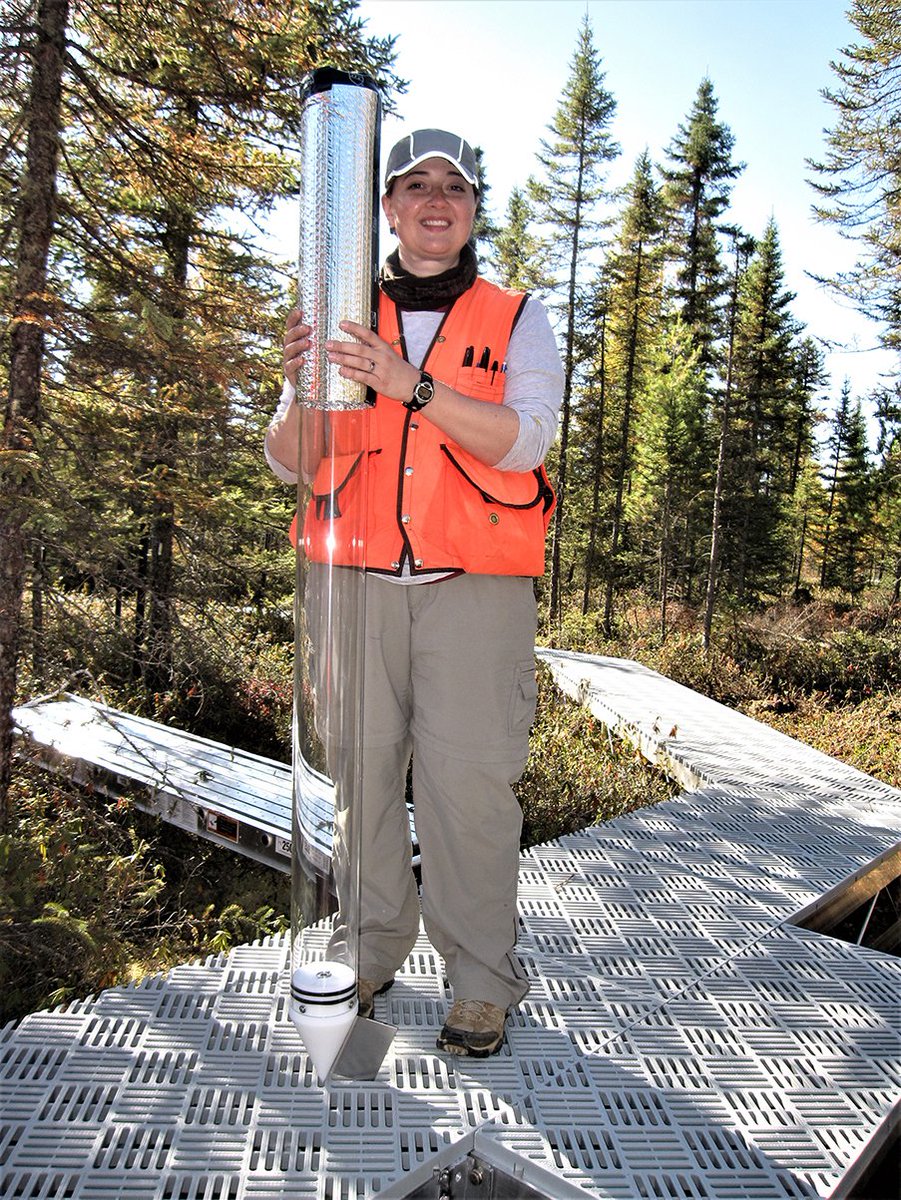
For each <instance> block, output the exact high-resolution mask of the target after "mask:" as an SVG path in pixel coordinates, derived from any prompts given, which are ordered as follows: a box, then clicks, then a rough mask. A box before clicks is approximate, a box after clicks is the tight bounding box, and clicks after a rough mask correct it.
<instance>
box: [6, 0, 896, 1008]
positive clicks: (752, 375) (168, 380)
mask: <svg viewBox="0 0 901 1200" xmlns="http://www.w3.org/2000/svg"><path fill="white" fill-rule="evenodd" d="M848 16H849V20H850V23H851V27H852V28H853V31H854V39H853V41H852V42H851V43H850V44H849V45H848V46H845V47H836V49H835V61H834V62H833V64H832V79H833V82H832V85H831V87H830V89H829V90H828V92H827V100H828V101H829V104H830V109H831V113H832V118H833V119H832V123H831V126H830V128H829V129H828V130H826V131H825V132H824V135H823V141H822V143H821V144H820V145H812V146H811V147H810V148H809V154H810V158H809V164H808V165H809V176H810V195H811V205H812V207H813V209H814V211H815V213H816V216H817V219H818V220H820V221H822V222H824V223H827V224H830V225H832V226H834V227H835V228H837V229H838V230H840V231H841V233H842V234H843V235H844V236H846V237H847V238H849V239H850V240H851V241H852V242H853V244H854V246H855V250H856V256H857V257H856V265H855V267H854V269H853V270H851V271H848V272H846V273H844V274H842V275H837V276H834V277H831V276H829V275H828V272H824V273H823V275H822V282H823V283H824V285H825V286H828V287H830V288H833V289H835V291H836V292H837V293H840V294H841V295H842V296H843V297H845V298H846V300H847V301H848V302H850V303H851V304H853V305H854V306H855V307H856V308H857V309H858V310H859V311H860V312H861V313H863V314H864V315H865V316H867V317H869V318H871V319H872V323H873V330H874V335H873V336H874V338H878V339H879V340H880V342H881V344H882V346H883V347H885V348H886V349H887V350H889V351H891V352H895V353H901V206H899V201H898V197H899V194H901V99H899V97H901V0H849V9H848ZM0 36H2V44H0V110H2V122H0V128H2V154H0V173H2V182H3V187H2V191H0V246H2V255H0V299H2V307H3V313H4V321H3V330H2V355H0V386H2V389H3V396H4V427H3V444H2V452H0V454H2V457H0V871H2V873H3V876H4V879H5V883H4V886H3V890H2V892H0V983H2V987H0V993H4V994H5V1004H6V1011H7V1013H8V1014H9V1015H12V1016H16V1015H20V1014H21V1013H22V1012H25V1011H28V1010H29V1009H30V1008H34V1007H38V1006H40V1005H43V1004H47V1003H59V1002H62V1001H64V1000H66V999H68V998H70V997H71V996H73V995H77V994H81V993H82V992H84V991H87V990H90V989H93V988H96V987H98V986H103V985H105V984H108V983H110V982H116V981H121V980H125V979H128V978H134V977H135V976H136V975H138V974H140V973H141V972H142V971H146V970H153V969H158V968H160V967H164V966H166V965H168V964H169V963H170V962H172V961H175V960H177V959H178V958H179V956H185V955H187V954H200V953H210V952H212V951H214V950H216V949H221V948H223V947H227V946H228V945H229V944H231V943H232V942H234V941H238V940H249V939H250V938H252V937H256V936H261V935H263V934H267V933H271V932H276V931H277V930H279V929H280V928H283V927H284V922H285V920H286V917H285V914H286V913H287V899H286V885H285V882H284V881H283V880H275V879H268V878H265V877H264V876H265V875H266V870H265V869H263V868H258V867H251V866H249V865H245V864H236V863H235V862H234V859H233V858H230V857H229V856H228V855H227V854H225V855H223V853H222V852H220V851H218V850H216V849H215V848H213V847H209V846H200V845H194V846H193V847H192V848H190V849H188V850H187V851H186V850H185V848H184V847H180V846H179V845H178V835H176V833H175V832H174V831H171V830H168V831H167V830H160V829H159V828H157V827H156V826H155V824H154V823H153V822H150V821H149V820H147V819H146V818H141V817H140V814H137V813H134V812H132V811H130V808H129V806H128V805H127V803H125V802H122V803H119V804H115V803H113V804H108V803H105V802H99V801H98V798H97V797H91V796H88V795H86V794H85V793H84V791H83V790H79V789H78V788H76V787H75V786H74V785H72V784H69V785H67V784H65V783H64V782H62V781H60V780H58V779H57V780H55V781H52V780H50V779H49V778H47V777H45V776H44V775H43V774H42V772H40V771H39V770H38V769H37V768H36V767H34V765H33V764H30V763H29V762H28V759H27V756H25V755H19V756H17V755H16V753H15V743H16V738H15V729H14V721H13V717H12V712H13V708H14V706H15V705H17V704H20V703H22V702H24V701H27V700H29V699H31V698H34V697H36V696H41V695H47V694H54V693H56V692H62V691H71V692H77V693H79V694H82V695H85V696H91V697H96V698H98V699H102V700H104V701H106V702H107V703H110V704H112V705H114V706H115V707H117V708H122V709H126V710H128V711H130V712H134V713H137V714H142V715H146V716H149V717H152V718H153V719H155V720H157V721H160V722H163V723H168V724H171V725H173V726H177V727H179V728H182V729H186V730H190V731H193V732H196V733H199V734H202V735H204V736H207V737H211V738H214V739H216V740H218V741H222V742H226V743H229V744H232V745H237V746H242V747H244V748H246V749H249V750H252V751H254V752H256V753H261V754H264V755H269V756H271V757H276V758H281V759H283V760H285V761H288V760H289V759H290V747H291V731H290V725H291V687H292V684H291V678H292V658H293V645H292V638H293V634H292V622H291V611H292V603H293V590H294V560H293V555H292V553H291V552H290V548H289V546H288V543H287V538H286V530H287V527H288V523H289V521H290V517H291V513H292V510H293V504H294V496H293V494H292V493H291V489H289V488H285V487H284V485H282V484H281V483H279V482H278V481H277V480H276V479H275V478H274V477H273V476H272V475H271V474H270V472H269V471H268V469H267V468H266V466H265V463H264V461H263V457H262V440H263V435H264V431H265V428H266V425H267V423H268V420H269V418H270V415H271V413H272V411H273V409H274V407H275V404H276V402H277V399H278V395H279V392H280V387H281V379H280V374H281V361H282V360H281V335H282V327H283V323H284V319H285V314H286V312H287V310H288V309H289V308H290V306H291V303H292V298H293V293H294V289H295V281H294V278H293V275H294V266H293V264H292V262H291V261H279V260H277V259H276V258H274V257H273V255H272V254H271V252H267V251H266V250H265V249H264V248H263V247H264V243H265V239H264V236H263V235H264V233H265V230H266V223H267V219H268V218H269V216H270V215H271V214H272V212H273V209H274V207H275V206H276V205H278V204H281V203H284V202H285V201H286V199H289V198H290V197H292V196H293V195H294V194H295V193H296V191H297V181H298V175H297V172H298V169H299V167H298V159H297V153H296V151H297V146H298V140H299V134H298V131H299V126H300V111H301V100H300V96H301V85H302V82H303V79H304V77H305V76H306V75H307V73H308V72H309V71H310V70H312V69H314V68H316V67H318V66H323V65H333V66H336V67H339V68H341V69H345V70H352V71H360V72H365V73H366V74H369V75H371V76H372V77H374V78H375V79H376V80H377V82H378V83H379V85H380V88H381V90H382V95H383V99H384V103H385V104H386V105H388V106H389V107H390V106H391V104H392V100H396V98H397V97H398V96H399V95H401V94H402V93H403V90H404V87H405V84H404V81H403V80H402V79H401V78H399V77H398V75H397V73H396V69H395V51H394V43H393V40H392V39H390V38H387V39H385V38H374V37H371V36H369V34H368V33H367V30H366V26H365V23H364V22H363V21H362V20H361V18H360V16H359V14H358V12H357V5H356V0H279V2H278V3H275V2H274V0H254V2H253V3H247V2H246V0H205V2H204V3H203V4H194V3H190V2H189V0H142V2H141V3H140V4H137V3H134V0H117V2H116V3H111V2H109V0H0ZM601 50H602V48H599V47H598V46H597V44H596V39H595V34H594V31H593V29H592V26H591V23H590V21H589V19H588V17H587V16H586V17H585V19H584V21H583V23H582V25H581V27H580V29H579V30H578V33H577V37H576V40H575V45H574V49H573V54H572V58H571V62H570V67H569V73H568V75H567V77H566V78H565V79H561V81H560V100H559V103H558V106H557V108H556V110H555V111H553V112H549V113H548V114H547V126H546V128H545V129H544V130H536V131H535V148H536V158H535V163H536V168H535V171H534V173H533V174H531V175H529V176H528V177H525V178H523V180H522V182H521V185H520V186H518V187H517V188H515V189H514V190H513V192H512V193H511V195H510V197H509V200H508V202H507V204H506V208H505V210H504V211H503V212H502V213H501V212H498V211H496V210H495V209H494V207H493V205H492V199H491V158H490V153H488V152H483V151H482V150H481V149H480V150H479V153H478V158H479V164H480V170H481V172H482V188H481V196H482V206H481V210H480V213H479V218H478V224H477V229H476V237H477V248H478V252H479V257H480V261H481V263H482V265H483V269H484V271H485V272H486V273H487V274H488V275H489V276H490V277H493V278H495V279H497V280H498V281H500V282H502V283H504V284H506V285H508V286H512V287H517V288H523V289H527V290H530V291H534V292H537V293H538V294H539V295H541V296H542V298H543V299H544V300H545V302H546V304H547V305H548V307H549V309H550V311H551V312H552V316H553V320H554V323H555V328H556V330H557V334H558V342H559V347H560V352H561V358H562V360H563V363H564V368H565V392H564V400H563V405H562V410H561V417H560V427H559V433H558V438H557V441H556V443H555V445H554V448H553V450H552V452H551V456H550V458H549V460H548V464H547V465H548V470H549V473H550V475H551V478H552V480H553V482H554V485H555V488H556V491H557V494H558V507H557V510H556V513H555V516H554V519H553V523H552V527H551V530H550V535H549V538H548V546H547V566H546V573H545V576H544V577H543V579H541V580H540V581H539V582H538V587H539V596H540V602H541V613H542V628H541V637H542V640H543V641H544V643H545V644H548V645H556V646H561V647H565V648H568V649H573V650H580V651H586V652H591V653H602V654H613V655H621V656H624V657H632V658H636V659H639V660H641V661H643V662H645V663H647V664H648V665H650V666H652V667H654V668H655V669H658V670H661V671H663V672H664V673H666V674H669V675H671V676H673V677H674V678H677V679H679V680H680V681H681V682H684V683H686V684H688V685H689V686H691V687H694V688H696V689H698V690H700V691H703V692H705V693H707V694H709V695H712V696H714V697H715V698H716V699H718V700H721V701H723V702H725V703H728V704H731V705H734V706H736V707H739V708H742V709H743V710H745V711H747V712H750V713H752V714H753V715H755V716H757V717H758V718H759V719H762V720H767V721H770V722H771V723H773V724H776V725H777V726H778V727H779V728H781V729H783V730H784V731H785V732H787V733H790V734H792V735H793V736H798V737H801V738H803V739H805V740H808V741H810V742H812V743H813V744H816V745H818V746H819V747H820V748H822V749H824V750H826V751H828V752H829V753H832V754H836V755H837V756H839V757H842V758H845V759H846V760H847V761H850V762H853V763H854V765H856V766H858V767H860V768H861V769H863V770H866V771H868V772H870V773H872V774H874V775H876V776H878V777H880V778H882V779H885V780H886V781H887V782H890V783H894V784H895V785H896V786H901V695H899V691H898V689H899V685H901V633H899V624H898V617H899V614H901V383H899V382H898V380H897V379H895V380H891V379H888V380H885V382H884V383H883V384H882V385H881V386H879V387H878V388H877V389H876V390H875V391H874V392H873V393H872V394H869V395H855V394H853V393H852V390H851V388H850V385H849V384H848V382H847V381H843V380H835V379H830V378H829V377H828V376H827V373H826V370H825V365H824V352H823V345H822V341H821V340H820V338H819V337H818V331H817V330H816V329H807V328H805V327H804V326H803V325H802V324H801V323H800V321H799V320H798V319H797V318H796V316H795V315H793V312H792V304H793V300H794V296H793V295H792V293H791V291H790V289H789V288H788V287H787V285H786V282H785V277H784V271H783V262H782V249H781V246H780V234H779V225H778V181H774V183H773V186H774V198H773V213H774V215H773V217H772V218H771V219H770V220H769V221H768V222H767V223H766V225H765V226H764V227H763V228H760V229H744V228H741V227H739V226H738V225H737V224H735V223H734V221H733V220H732V219H731V216H730V194H731V190H732V187H733V185H734V183H735V181H736V180H737V179H738V178H739V176H740V175H741V172H742V170H743V164H742V162H741V161H740V158H739V157H738V156H739V153H740V150H741V147H740V146H736V145H735V138H734V137H733V134H732V132H731V130H730V127H729V123H728V114H727V113H722V112H721V111H720V105H719V102H718V98H717V95H716V83H715V78H713V77H709V78H704V79H701V80H699V81H698V86H697V93H696V96H695V99H694V102H693V104H692V106H691V109H690V111H688V112H687V113H683V114H680V113H674V114H672V130H673V132H672V137H671V140H670V141H669V143H668V144H667V145H666V146H662V147H659V148H657V149H656V150H655V151H654V152H653V153H652V152H651V151H646V152H645V153H643V154H642V155H641V156H640V157H639V158H638V160H637V161H636V162H635V163H634V167H633V168H632V173H631V176H630V178H629V182H628V184H627V186H626V187H625V188H624V189H614V188H613V186H612V184H611V182H610V173H611V165H612V164H613V162H614V161H615V160H616V159H617V157H618V156H619V154H620V150H619V147H618V146H617V144H616V141H615V137H614V130H615V123H616V122H615V119H616V112H617V98H616V97H615V96H614V95H612V94H611V93H610V92H609V91H608V89H607V85H606V79H605V74H604V70H603V59H602V53H601ZM815 270H822V264H810V271H811V272H812V273H813V272H814V271H815ZM534 742H535V752H534V753H533V756H532V759H531V760H530V764H529V767H528V768H527V772H526V775H525V777H524V779H523V781H522V783H521V784H520V795H521V799H522V802H523V806H524V809H525V812H526V824H527V829H528V837H529V839H530V841H531V842H532V843H535V842H539V841H542V840H546V839H547V838H550V837H554V836H557V835H558V834H559V833H561V832H563V831H564V830H565V829H568V828H574V827H577V826H578V825H580V824H585V823H588V822H590V821H593V820H598V819H604V818H605V817H609V816H610V815H613V813H615V812H616V811H622V809H623V808H626V807H630V806H634V805H637V804H640V803H648V802H652V801H654V800H656V799H659V798H661V797H662V796H663V795H665V794H668V788H667V785H666V782H665V781H660V780H657V779H656V778H655V777H653V775H652V773H651V772H650V771H648V770H647V769H646V768H645V767H644V766H642V765H641V763H640V762H638V761H637V759H636V757H635V755H634V754H632V753H631V752H630V751H629V750H628V749H626V748H622V747H618V746H614V745H613V744H611V743H610V742H609V740H608V739H607V738H606V737H605V736H604V735H603V732H602V731H601V730H599V729H598V728H596V727H595V725H594V723H593V722H592V721H591V720H590V719H589V718H588V717H587V716H586V715H585V713H584V712H581V711H579V710H576V709H574V708H572V707H571V706H569V705H568V702H564V701H563V699H562V698H561V697H560V696H559V695H557V694H556V693H555V692H554V691H553V688H552V685H551V684H550V682H549V680H548V679H546V678H544V677H542V679H541V693H540V705H539V716H538V719H537V722H536V727H535V732H534ZM270 874H272V873H270Z"/></svg>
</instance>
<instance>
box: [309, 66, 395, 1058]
mask: <svg viewBox="0 0 901 1200" xmlns="http://www.w3.org/2000/svg"><path fill="white" fill-rule="evenodd" d="M379 120H380V103H379V96H378V92H377V91H376V89H375V85H374V84H373V83H372V81H371V80H368V79H366V78H365V77H360V76H349V75H345V74H343V73H341V72H338V71H334V70H331V69H327V70H323V71H317V72H315V74H314V75H313V76H312V77H311V80H310V82H309V85H308V88H307V93H306V97H305V103H304V112H303V118H302V129H301V162H302V179H301V197H300V253H299V267H298V306H299V308H300V309H301V311H302V312H303V314H304V318H305V320H306V321H307V323H308V324H310V325H312V327H313V348H312V350H311V352H310V353H309V354H308V355H307V356H306V361H305V363H304V365H303V367H302V368H301V370H300V372H299V373H298V380H297V403H298V405H299V407H300V473H299V480H298V494H297V576H296V592H295V630H296V637H295V670H294V696H295V704H294V755H293V789H294V806H293V833H292V888H291V891H292V895H291V971H292V998H291V1007H290V1013H291V1017H292V1019H293V1020H294V1022H295V1024H296V1025H297V1026H298V1028H299V1029H300V1031H301V1034H302V1036H303V1039H304V1043H305V1045H306V1047H307V1050H308V1052H309V1053H310V1055H311V1057H312V1058H313V1059H314V1062H315V1065H316V1068H317V1071H318V1073H319V1076H320V1079H323V1080H324V1079H326V1078H327V1077H328V1074H329V1071H330V1069H331V1065H332V1063H333V1062H334V1059H335V1057H336V1056H337V1054H338V1052H339V1051H340V1049H341V1043H342V1041H343V1036H344V1033H343V1032H342V1031H343V1030H344V1028H345V1026H346V1031H349V1029H350V1027H351V1025H352V1024H353V1022H354V1020H355V1014H356V987H355V983H352V984H351V986H350V987H348V978H350V979H351V980H353V981H355V978H356V973H357V958H358V941H359V927H360V878H359V871H360V845H359V839H360V822H359V810H360V803H361V786H362V780H361V776H362V762H361V758H362V711H363V647H364V620H365V586H364V585H365V576H364V568H365V527H366V497H367V469H368V451H369V403H368V401H369V399H370V396H369V395H368V394H367V390H366V388H365V387H363V386H362V385H360V384H357V383H354V382H352V381H348V380H345V379H342V378H341V377H340V376H339V375H338V369H337V367H334V366H332V365H331V364H329V363H328V361H327V359H326V357H325V351H324V349H323V343H324V342H325V341H326V340H328V339H335V340H340V341H347V340H348V335H347V334H345V333H343V332H342V331H341V330H340V329H339V327H338V323H339V321H342V320H345V319H348V320H353V321H357V322H359V323H360V324H362V325H366V326H370V327H372V326H373V325H374V322H375V315H376V308H375V301H376V269H377V259H376V252H377V245H376V238H377V220H376V203H377V198H378V193H377V179H378V133H379ZM336 906H337V908H338V914H339V915H338V917H336V921H335V933H334V935H333V936H332V937H331V939H330V940H328V941H327V934H326V933H325V932H324V931H323V929H322V928H321V926H320V927H316V928H314V926H316V925H317V923H318V922H320V921H321V919H322V918H323V917H325V916H326V915H327V914H328V913H330V912H332V911H334V910H335V908H336ZM311 1022H312V1024H311Z"/></svg>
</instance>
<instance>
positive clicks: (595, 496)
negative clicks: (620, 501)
mask: <svg viewBox="0 0 901 1200" xmlns="http://www.w3.org/2000/svg"><path fill="white" fill-rule="evenodd" d="M600 338H601V347H600V349H601V363H600V385H601V395H600V407H599V412H598V424H597V431H596V434H595V439H594V480H593V483H592V491H591V521H590V523H589V527H588V549H587V551H586V554H585V582H584V586H583V588H582V616H583V617H584V616H586V615H587V614H588V609H589V606H590V603H591V576H592V574H593V572H594V555H595V547H596V545H597V537H598V523H599V521H600V498H601V480H602V478H603V474H604V410H605V407H606V396H607V364H606V358H607V355H606V347H607V317H606V314H604V316H603V317H602V319H601V330H600Z"/></svg>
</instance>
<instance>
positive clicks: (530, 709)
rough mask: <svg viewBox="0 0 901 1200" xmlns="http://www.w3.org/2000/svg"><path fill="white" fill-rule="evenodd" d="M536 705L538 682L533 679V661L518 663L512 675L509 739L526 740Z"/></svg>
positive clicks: (533, 718) (508, 724)
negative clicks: (520, 738) (523, 738)
mask: <svg viewBox="0 0 901 1200" xmlns="http://www.w3.org/2000/svg"><path fill="white" fill-rule="evenodd" d="M537 703H538V680H537V679H536V677H535V661H534V659H530V660H529V661H528V662H519V663H517V664H516V669H515V671H514V675H513V691H512V692H511V695H510V708H509V712H508V716H507V726H508V732H509V734H510V736H511V737H525V738H528V736H529V730H530V729H531V728H532V722H533V721H534V720H535V708H536V706H537Z"/></svg>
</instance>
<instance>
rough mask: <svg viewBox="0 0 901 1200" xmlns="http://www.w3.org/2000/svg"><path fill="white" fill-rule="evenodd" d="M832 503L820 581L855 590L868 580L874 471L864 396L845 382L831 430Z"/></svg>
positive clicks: (829, 510) (829, 508)
mask: <svg viewBox="0 0 901 1200" xmlns="http://www.w3.org/2000/svg"><path fill="white" fill-rule="evenodd" d="M829 446H830V450H831V455H832V457H831V462H830V481H829V507H828V516H827V520H828V524H827V529H826V536H825V538H824V543H823V563H822V569H821V574H820V582H821V584H822V586H823V587H827V588H828V587H838V588H841V589H842V590H843V591H846V592H850V593H851V594H852V595H855V594H857V593H858V592H859V591H860V590H861V589H862V588H863V587H864V585H865V584H866V583H867V582H868V571H867V569H866V565H865V545H866V542H867V540H868V538H869V535H870V533H871V532H872V527H871V517H872V509H871V501H872V494H873V489H872V484H873V480H872V475H871V471H870V463H869V450H868V447H867V429H866V421H865V420H864V416H863V408H862V406H861V403H860V400H854V401H852V400H851V393H850V387H849V385H848V384H847V382H846V383H845V386H844V387H843V389H842V396H841V400H840V402H839V406H838V409H837V410H836V414H835V419H834V422H833V428H832V435H831V437H830V439H829Z"/></svg>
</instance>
